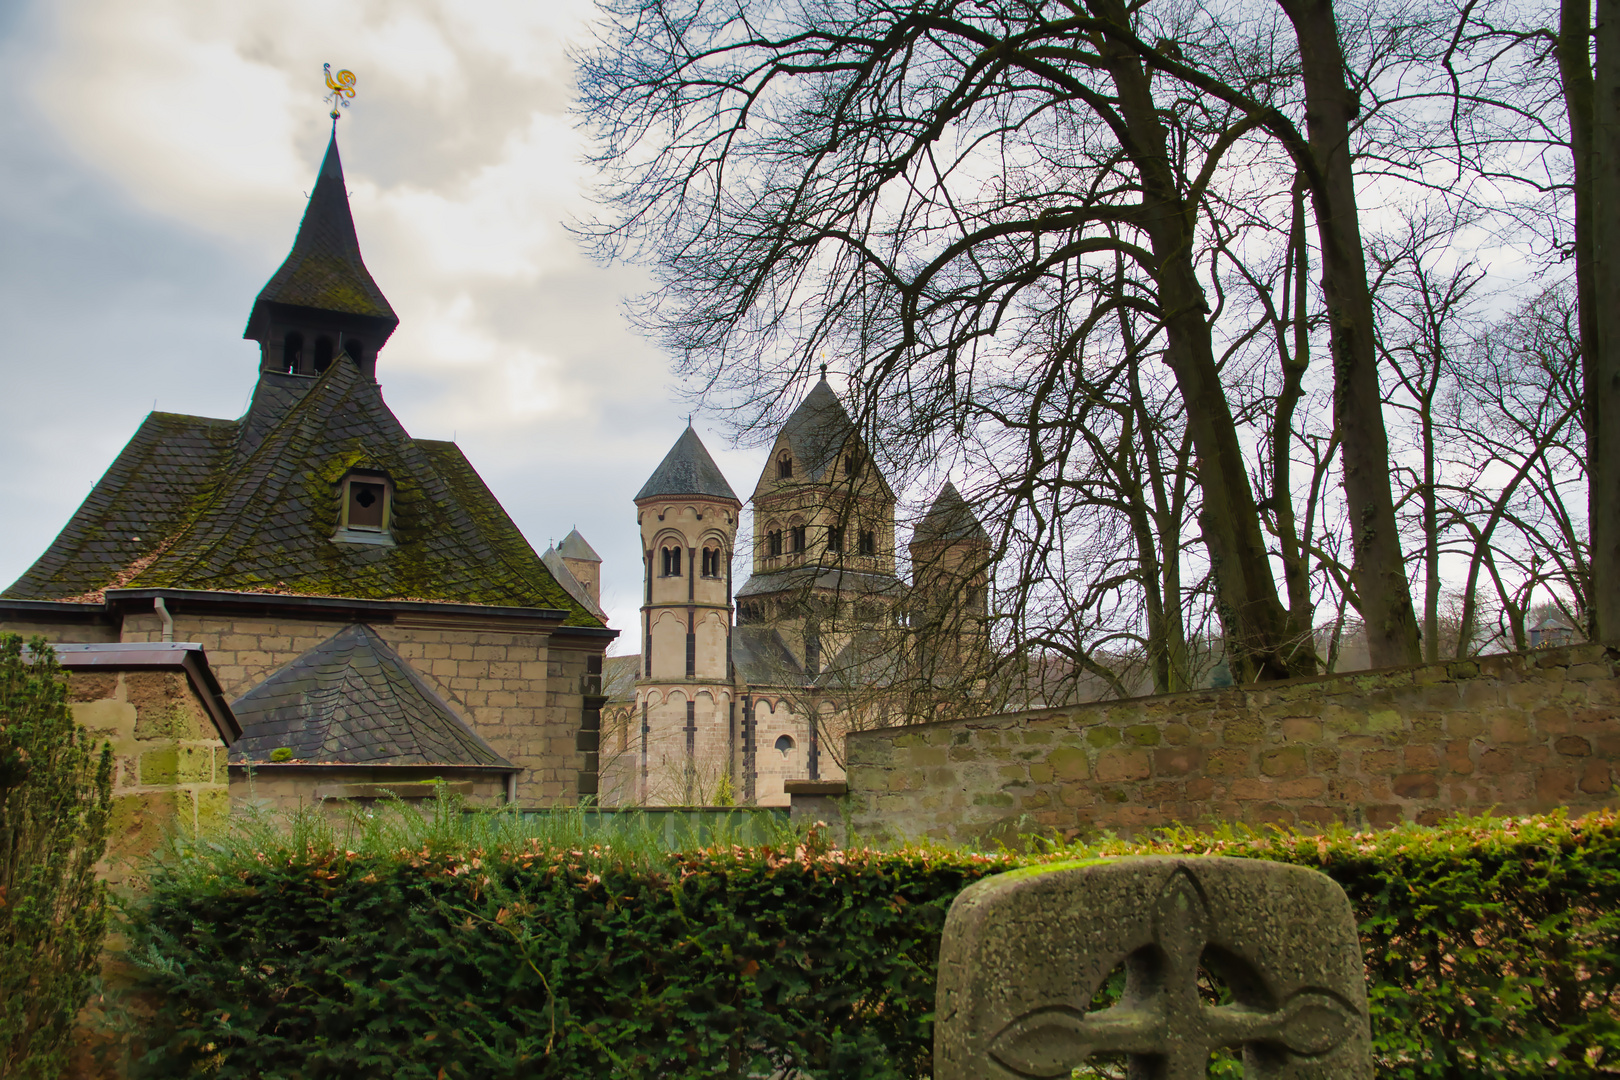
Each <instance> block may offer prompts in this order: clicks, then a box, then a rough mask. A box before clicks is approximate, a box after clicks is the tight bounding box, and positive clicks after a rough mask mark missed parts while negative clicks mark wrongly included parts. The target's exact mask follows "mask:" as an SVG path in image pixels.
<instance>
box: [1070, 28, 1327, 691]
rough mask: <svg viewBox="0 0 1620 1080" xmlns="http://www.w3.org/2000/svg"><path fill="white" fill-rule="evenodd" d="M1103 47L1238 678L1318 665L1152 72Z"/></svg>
mask: <svg viewBox="0 0 1620 1080" xmlns="http://www.w3.org/2000/svg"><path fill="white" fill-rule="evenodd" d="M1092 10H1093V11H1094V13H1095V14H1096V15H1097V16H1098V17H1099V18H1102V19H1106V20H1109V21H1112V22H1115V23H1117V24H1118V25H1120V26H1128V25H1129V20H1128V17H1127V15H1126V13H1125V8H1124V5H1123V4H1121V3H1120V2H1119V0H1095V2H1094V3H1093V4H1092ZM1098 47H1099V49H1100V50H1101V51H1102V54H1103V56H1104V57H1105V58H1106V60H1107V62H1108V66H1109V74H1110V77H1111V78H1112V80H1113V82H1114V86H1115V88H1116V89H1117V90H1118V92H1119V103H1118V104H1119V111H1120V115H1121V117H1122V119H1123V120H1124V122H1125V125H1126V127H1127V129H1128V132H1129V137H1128V139H1127V140H1126V152H1127V153H1128V154H1129V155H1130V157H1131V160H1132V163H1133V164H1134V165H1135V166H1136V168H1137V170H1138V172H1139V174H1140V178H1141V182H1142V202H1143V206H1144V213H1143V221H1142V227H1143V229H1144V230H1145V231H1146V232H1147V234H1148V237H1149V239H1150V241H1151V246H1152V248H1153V253H1154V255H1155V256H1157V257H1158V260H1159V265H1158V269H1157V273H1156V274H1155V277H1156V280H1157V284H1158V286H1159V306H1160V310H1161V311H1162V313H1163V317H1164V326H1165V341H1166V346H1165V359H1166V361H1167V362H1168V363H1169V365H1170V368H1171V370H1172V371H1173V372H1174V373H1175V378H1176V386H1177V389H1178V390H1179V391H1180V393H1181V398H1182V401H1183V402H1184V403H1185V405H1186V408H1187V428H1188V432H1189V434H1190V435H1191V436H1192V441H1193V447H1194V449H1195V450H1196V451H1197V453H1198V466H1197V467H1198V483H1199V488H1200V490H1201V492H1202V494H1203V511H1202V513H1201V514H1200V515H1199V523H1200V525H1201V526H1202V531H1203V540H1204V544H1205V546H1206V547H1207V548H1208V550H1209V557H1210V564H1211V569H1212V570H1213V572H1214V578H1215V590H1216V600H1217V604H1218V606H1219V610H1220V615H1221V623H1222V626H1223V628H1224V630H1225V634H1226V639H1227V640H1226V645H1227V654H1228V657H1229V658H1230V662H1231V666H1232V677H1233V680H1234V681H1236V682H1238V683H1239V684H1241V683H1243V682H1253V681H1264V680H1271V679H1287V678H1291V677H1293V676H1294V675H1298V674H1306V673H1310V672H1314V670H1315V663H1314V660H1315V656H1314V652H1313V651H1312V650H1311V649H1310V648H1309V642H1305V643H1303V644H1304V646H1305V648H1304V653H1305V655H1306V656H1309V657H1310V659H1311V660H1312V663H1311V664H1310V666H1309V668H1308V669H1306V670H1305V671H1297V670H1295V667H1296V662H1297V660H1298V655H1297V654H1298V648H1297V646H1298V645H1299V644H1301V643H1297V642H1293V641H1290V639H1289V634H1288V615H1287V612H1286V611H1284V610H1283V606H1282V604H1281V603H1280V602H1279V601H1278V599H1277V586H1276V582H1275V581H1274V580H1273V579H1272V576H1271V565H1270V559H1269V556H1268V554H1267V552H1266V547H1265V541H1264V539H1263V537H1262V536H1261V533H1260V511H1259V509H1258V507H1257V506H1256V505H1255V498H1254V490H1253V488H1251V487H1250V486H1249V476H1248V472H1247V470H1246V468H1245V466H1244V459H1243V448H1242V444H1241V443H1240V442H1239V440H1238V435H1237V427H1236V424H1235V423H1234V422H1233V420H1232V410H1231V407H1230V406H1229V405H1228V404H1227V401H1226V394H1225V391H1224V389H1223V387H1222V385H1221V380H1220V370H1219V368H1218V367H1217V365H1216V362H1215V348H1214V342H1213V341H1212V339H1211V336H1210V327H1209V319H1208V317H1207V316H1208V312H1209V302H1208V299H1207V298H1206V297H1205V295H1204V289H1203V285H1202V284H1201V283H1200V282H1199V280H1198V273H1197V269H1196V267H1195V266H1194V265H1193V254H1194V251H1195V250H1196V247H1195V241H1196V237H1195V235H1194V232H1193V222H1194V220H1195V216H1196V208H1194V207H1189V206H1188V205H1187V204H1186V201H1185V199H1184V198H1183V196H1182V192H1181V188H1180V186H1179V185H1177V183H1176V177H1175V171H1174V169H1173V168H1172V166H1171V164H1170V160H1171V159H1170V151H1169V139H1168V134H1167V132H1166V131H1165V128H1164V125H1163V124H1162V123H1161V122H1160V121H1159V118H1158V110H1157V108H1156V106H1155V103H1154V101H1153V94H1152V89H1151V87H1150V86H1149V82H1148V75H1147V72H1146V71H1145V70H1144V69H1143V68H1142V65H1141V63H1140V62H1139V61H1138V60H1137V59H1136V58H1135V57H1134V56H1132V55H1130V54H1128V53H1126V52H1125V51H1124V50H1122V49H1119V48H1117V47H1116V46H1114V45H1112V44H1111V43H1109V42H1108V41H1106V40H1100V41H1099V42H1098Z"/></svg>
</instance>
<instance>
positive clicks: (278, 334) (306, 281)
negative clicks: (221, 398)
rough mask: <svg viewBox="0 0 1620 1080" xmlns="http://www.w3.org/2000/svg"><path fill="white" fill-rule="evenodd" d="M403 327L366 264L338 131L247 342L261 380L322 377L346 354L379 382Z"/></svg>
mask: <svg viewBox="0 0 1620 1080" xmlns="http://www.w3.org/2000/svg"><path fill="white" fill-rule="evenodd" d="M398 326H399V317H398V316H397V315H395V314H394V309H393V308H392V307H391V306H389V303H388V299H387V298H386V297H385V296H383V294H382V290H381V289H379V288H377V283H376V282H375V281H373V280H372V278H371V272H370V271H369V270H367V269H366V264H365V261H364V260H363V259H361V257H360V240H359V238H358V237H357V236H356V235H355V231H354V218H353V216H352V215H351V214H350V213H349V191H348V188H347V187H345V186H344V182H343V161H342V158H340V157H339V156H338V145H337V130H336V126H335V125H334V127H333V131H332V138H331V141H330V142H328V143H327V144H326V157H325V159H324V160H322V162H321V171H320V175H319V176H317V177H316V178H315V190H314V191H313V192H311V193H310V196H309V205H308V206H307V207H305V208H304V220H303V221H302V222H300V223H299V226H298V236H297V238H296V239H294V240H293V246H292V251H290V252H288V254H287V258H286V260H285V261H284V262H282V264H281V268H280V269H279V270H277V271H276V272H275V274H273V275H272V276H271V278H270V280H269V281H268V282H266V283H265V286H264V288H263V289H261V290H260V291H259V295H258V298H257V299H255V300H254V301H253V311H252V313H251V314H249V315H248V323H247V329H246V330H244V331H243V332H242V336H243V337H245V338H247V339H248V340H249V341H257V342H258V343H259V370H260V371H261V372H266V373H272V374H283V375H302V376H314V375H319V374H320V373H321V372H323V371H325V370H326V369H327V368H328V367H330V366H331V364H332V361H333V360H335V359H336V358H337V357H339V356H342V355H344V354H347V355H348V357H349V358H350V359H351V360H353V361H354V362H355V363H356V364H358V365H359V367H360V370H361V371H363V372H365V374H366V377H367V378H370V379H374V378H376V372H377V351H378V350H379V349H381V348H382V347H383V343H384V342H386V341H387V340H388V338H389V336H390V335H392V334H393V332H394V330H395V328H396V327H398Z"/></svg>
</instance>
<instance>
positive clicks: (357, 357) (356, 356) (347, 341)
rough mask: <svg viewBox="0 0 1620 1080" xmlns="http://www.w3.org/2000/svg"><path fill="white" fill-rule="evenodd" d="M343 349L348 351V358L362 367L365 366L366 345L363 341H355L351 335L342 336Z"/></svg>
mask: <svg viewBox="0 0 1620 1080" xmlns="http://www.w3.org/2000/svg"><path fill="white" fill-rule="evenodd" d="M343 351H344V352H346V353H348V354H349V359H350V360H353V361H354V362H355V363H356V364H357V365H359V366H360V367H362V368H363V367H365V366H366V346H365V344H364V343H363V342H361V341H357V340H356V339H354V338H352V337H351V338H344V339H343Z"/></svg>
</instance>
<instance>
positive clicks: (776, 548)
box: [765, 529, 782, 555]
mask: <svg viewBox="0 0 1620 1080" xmlns="http://www.w3.org/2000/svg"><path fill="white" fill-rule="evenodd" d="M765 549H766V550H767V551H769V552H770V553H771V554H772V555H780V554H782V530H781V529H772V530H771V531H770V532H767V533H766V534H765Z"/></svg>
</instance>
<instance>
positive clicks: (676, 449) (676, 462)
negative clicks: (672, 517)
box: [635, 427, 741, 502]
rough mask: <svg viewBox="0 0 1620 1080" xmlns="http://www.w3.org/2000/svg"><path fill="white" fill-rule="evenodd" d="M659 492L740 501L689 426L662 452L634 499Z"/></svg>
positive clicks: (661, 493)
mask: <svg viewBox="0 0 1620 1080" xmlns="http://www.w3.org/2000/svg"><path fill="white" fill-rule="evenodd" d="M660 495H706V496H709V497H711V498H716V499H730V500H731V501H732V502H741V500H740V499H738V498H737V493H736V492H734V491H732V490H731V485H730V484H728V483H726V478H725V476H724V475H722V474H721V472H720V466H718V465H716V464H715V463H714V458H712V457H710V456H709V450H708V448H707V447H705V446H704V445H703V440H702V439H700V438H698V433H697V432H696V431H693V430H692V429H691V427H688V428H687V429H686V430H685V431H683V432H681V437H680V438H678V439H676V440H675V445H674V446H672V447H670V450H669V453H667V454H665V455H664V460H663V461H661V462H659V463H658V468H656V469H654V470H653V474H652V476H650V477H648V478H647V482H646V483H645V484H643V485H642V486H641V490H640V491H638V492H637V493H636V499H635V501H636V502H640V501H641V500H642V499H653V498H657V497H658V496H660Z"/></svg>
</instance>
